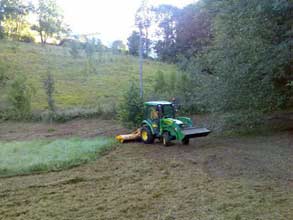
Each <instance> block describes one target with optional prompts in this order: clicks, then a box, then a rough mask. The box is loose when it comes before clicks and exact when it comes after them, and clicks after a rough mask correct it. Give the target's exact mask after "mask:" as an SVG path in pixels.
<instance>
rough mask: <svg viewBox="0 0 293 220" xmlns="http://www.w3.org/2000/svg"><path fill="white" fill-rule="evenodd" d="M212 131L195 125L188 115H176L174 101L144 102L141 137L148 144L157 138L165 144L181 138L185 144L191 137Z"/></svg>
mask: <svg viewBox="0 0 293 220" xmlns="http://www.w3.org/2000/svg"><path fill="white" fill-rule="evenodd" d="M210 132H211V131H210V130H208V129H206V128H195V127H193V124H192V121H191V119H190V118H188V117H176V107H175V104H174V103H171V102H167V101H152V102H145V103H144V120H143V122H142V128H141V129H140V137H141V139H142V141H143V142H144V143H146V144H151V143H153V142H154V140H155V139H156V138H158V139H160V140H161V141H162V142H163V144H164V145H165V146H168V145H169V144H170V142H171V141H172V140H179V141H181V142H182V144H184V145H188V144H189V139H190V138H196V137H204V136H207V135H208V134H209V133H210Z"/></svg>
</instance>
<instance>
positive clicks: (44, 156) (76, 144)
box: [0, 137, 114, 176]
mask: <svg viewBox="0 0 293 220" xmlns="http://www.w3.org/2000/svg"><path fill="white" fill-rule="evenodd" d="M113 146H114V141H113V140H112V139H110V138H104V137H103V138H102V137H97V138H94V139H80V138H72V139H67V140H63V139H59V140H51V141H49V140H33V141H18V142H6V143H5V142H0V176H13V175H20V174H30V173H34V172H43V171H55V170H61V169H65V168H70V167H73V166H77V165H80V164H83V163H86V162H88V161H92V160H95V159H96V158H97V157H99V156H100V155H101V154H102V153H103V152H105V151H106V150H109V149H110V148H111V147H113Z"/></svg>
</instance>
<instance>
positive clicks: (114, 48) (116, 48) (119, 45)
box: [111, 40, 126, 54]
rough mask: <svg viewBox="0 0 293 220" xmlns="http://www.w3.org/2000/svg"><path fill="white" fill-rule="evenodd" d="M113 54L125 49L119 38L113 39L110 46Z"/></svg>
mask: <svg viewBox="0 0 293 220" xmlns="http://www.w3.org/2000/svg"><path fill="white" fill-rule="evenodd" d="M111 49H112V51H113V53H114V54H117V53H122V52H124V51H125V50H126V46H125V44H124V43H123V41H121V40H115V41H114V42H113V43H112V47H111Z"/></svg>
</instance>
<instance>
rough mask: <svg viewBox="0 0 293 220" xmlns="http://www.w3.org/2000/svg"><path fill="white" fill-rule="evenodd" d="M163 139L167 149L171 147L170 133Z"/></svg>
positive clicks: (164, 134)
mask: <svg viewBox="0 0 293 220" xmlns="http://www.w3.org/2000/svg"><path fill="white" fill-rule="evenodd" d="M162 139H163V144H164V146H165V147H168V146H170V135H169V133H168V132H164V133H163V136H162Z"/></svg>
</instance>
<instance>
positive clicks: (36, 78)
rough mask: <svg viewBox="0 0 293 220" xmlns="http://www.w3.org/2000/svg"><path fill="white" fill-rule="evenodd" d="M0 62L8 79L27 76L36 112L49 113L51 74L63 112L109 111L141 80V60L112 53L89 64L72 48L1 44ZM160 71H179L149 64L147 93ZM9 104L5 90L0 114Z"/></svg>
mask: <svg viewBox="0 0 293 220" xmlns="http://www.w3.org/2000/svg"><path fill="white" fill-rule="evenodd" d="M0 61H2V62H3V63H5V70H4V71H5V73H6V74H7V75H8V77H13V76H15V75H17V74H24V75H25V76H26V77H27V79H28V83H29V84H30V85H32V86H33V87H34V88H35V94H34V95H33V96H32V110H33V111H43V110H46V109H47V98H46V95H45V90H44V88H43V80H44V79H45V77H46V75H47V73H48V71H50V72H51V73H52V75H53V77H54V80H55V87H56V89H55V94H54V95H53V97H54V99H55V103H56V106H57V108H58V109H59V110H66V109H72V108H80V109H88V108H90V109H93V108H98V107H99V108H102V109H103V110H104V111H109V110H111V109H112V108H113V106H114V105H116V104H117V102H119V101H120V99H121V97H122V94H123V92H124V91H125V90H126V89H127V88H128V86H129V82H130V81H131V80H133V81H137V80H138V78H139V74H138V58H136V57H133V56H127V55H113V54H111V53H109V52H107V53H102V54H98V53H96V54H94V56H93V58H92V59H91V61H90V62H89V60H88V58H87V57H86V56H85V55H81V56H80V57H78V58H73V57H72V56H71V55H70V53H69V49H68V48H63V47H57V46H40V45H36V44H27V43H20V42H11V41H7V40H0ZM0 64H1V63H0ZM3 65H4V64H3ZM3 65H2V66H3ZM158 71H161V72H163V74H174V73H175V74H176V72H177V69H176V67H175V65H169V64H164V63H161V62H156V61H151V60H146V61H145V63H144V86H145V93H148V91H153V85H154V82H155V76H156V74H157V72H158ZM7 87H9V86H7ZM5 100H7V91H6V90H5V88H4V87H2V88H0V110H1V106H2V107H3V106H4V107H7V103H6V102H5Z"/></svg>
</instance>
